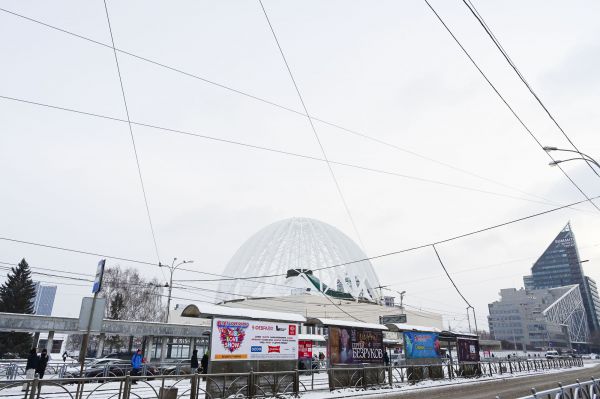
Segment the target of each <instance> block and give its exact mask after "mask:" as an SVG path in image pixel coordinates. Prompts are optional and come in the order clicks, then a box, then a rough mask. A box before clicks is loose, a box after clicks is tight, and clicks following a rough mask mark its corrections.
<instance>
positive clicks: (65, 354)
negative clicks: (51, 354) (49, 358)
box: [62, 351, 69, 363]
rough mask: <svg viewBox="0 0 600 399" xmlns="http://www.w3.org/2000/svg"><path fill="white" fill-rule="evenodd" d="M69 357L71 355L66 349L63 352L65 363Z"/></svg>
mask: <svg viewBox="0 0 600 399" xmlns="http://www.w3.org/2000/svg"><path fill="white" fill-rule="evenodd" d="M67 357H69V355H68V354H67V351H65V352H64V353H63V354H62V358H63V363H64V362H66V361H67Z"/></svg>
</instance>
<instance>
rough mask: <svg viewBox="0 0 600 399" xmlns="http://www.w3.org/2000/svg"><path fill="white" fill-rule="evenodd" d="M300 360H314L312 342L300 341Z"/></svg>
mask: <svg viewBox="0 0 600 399" xmlns="http://www.w3.org/2000/svg"><path fill="white" fill-rule="evenodd" d="M298 358H299V359H311V358H312V341H307V340H304V339H301V340H300V341H298Z"/></svg>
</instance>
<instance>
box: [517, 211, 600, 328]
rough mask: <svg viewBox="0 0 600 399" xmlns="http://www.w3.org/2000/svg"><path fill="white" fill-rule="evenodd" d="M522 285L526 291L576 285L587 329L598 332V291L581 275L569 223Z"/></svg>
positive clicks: (590, 281)
mask: <svg viewBox="0 0 600 399" xmlns="http://www.w3.org/2000/svg"><path fill="white" fill-rule="evenodd" d="M523 284H524V285H525V289H527V290H537V289H544V288H553V287H563V286H567V285H573V284H577V285H578V286H579V291H580V293H581V297H582V299H583V305H584V307H585V312H586V316H587V320H588V325H589V328H590V330H592V331H593V330H600V323H599V320H598V315H599V314H600V299H599V297H598V290H597V288H596V283H595V281H594V280H592V279H591V278H589V277H586V276H585V275H584V274H583V268H582V266H581V259H580V258H579V252H578V250H577V243H576V241H575V235H574V234H573V231H572V229H571V224H570V223H567V225H566V226H565V227H564V228H563V229H562V230H561V232H560V233H559V234H558V235H557V236H556V238H555V239H554V241H552V243H551V244H550V246H548V248H547V249H546V250H545V251H544V253H543V254H542V256H540V258H539V259H538V260H537V261H536V262H535V264H534V265H533V267H532V268H531V275H529V276H524V277H523Z"/></svg>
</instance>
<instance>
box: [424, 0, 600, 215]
mask: <svg viewBox="0 0 600 399" xmlns="http://www.w3.org/2000/svg"><path fill="white" fill-rule="evenodd" d="M423 1H425V3H426V4H427V6H428V7H429V9H430V10H431V11H432V12H433V14H434V15H435V16H436V18H437V19H438V21H439V22H440V23H441V24H442V25H443V27H444V28H445V30H446V31H447V32H448V33H449V34H450V36H451V37H452V39H454V41H455V42H456V44H457V45H458V46H459V47H460V49H461V50H462V52H463V53H464V54H465V55H466V56H467V58H468V59H469V61H471V63H472V64H473V66H474V67H475V68H476V69H477V71H478V72H479V74H480V75H481V76H482V77H483V78H484V79H485V81H486V82H487V84H488V85H489V86H490V88H491V89H492V90H493V91H494V93H496V95H497V96H498V97H499V98H500V100H502V102H503V103H504V105H505V106H506V107H507V108H508V110H509V111H510V112H511V114H512V115H513V116H514V117H515V118H516V119H517V121H518V122H519V123H520V124H521V126H522V127H523V128H524V129H525V131H526V132H527V133H528V134H529V136H531V138H532V139H533V140H534V141H535V142H536V144H537V145H538V146H539V147H540V148H541V149H542V151H544V153H545V154H546V155H547V156H548V157H549V158H550V159H551V160H552V161H553V162H555V161H556V160H555V159H554V157H553V156H552V155H551V154H550V153H548V152H547V151H546V150H545V149H544V145H543V144H542V143H541V142H540V141H539V140H538V138H537V137H536V136H535V134H533V132H532V131H531V129H530V128H529V127H528V126H527V125H526V124H525V122H524V121H523V120H522V119H521V117H520V116H519V115H518V114H517V112H516V111H515V110H514V109H513V107H512V106H511V105H510V104H509V103H508V101H507V100H506V99H505V98H504V96H503V95H502V94H501V93H500V91H498V89H497V88H496V86H495V85H494V84H493V83H492V82H491V81H490V79H489V78H488V77H487V75H486V74H485V72H483V70H482V69H481V68H480V67H479V65H478V64H477V62H475V60H474V59H473V57H472V56H471V54H470V53H469V52H468V51H467V49H466V48H465V47H464V46H463V45H462V43H461V42H460V40H458V38H457V37H456V35H455V34H454V32H452V30H451V29H450V27H449V26H448V25H447V24H446V22H444V20H443V19H442V17H441V16H440V14H438V12H437V11H436V10H435V8H433V6H432V5H431V3H430V2H429V1H428V0H423ZM556 166H557V167H558V168H559V169H560V171H561V172H562V173H563V174H564V175H565V177H566V178H567V179H569V181H570V182H571V184H572V185H573V186H574V187H575V188H576V189H577V190H578V191H579V192H580V193H581V194H582V195H583V196H584V197H585V198H586V200H587V201H589V202H590V204H592V206H594V208H596V209H597V210H598V212H600V207H598V205H596V204H595V203H594V201H592V199H591V198H590V197H589V196H588V195H587V194H586V193H585V192H584V191H583V190H582V189H581V187H579V185H578V184H577V183H576V182H575V181H574V180H573V179H572V178H571V176H569V175H568V174H567V172H566V171H565V170H564V169H563V168H562V167H561V166H560V165H559V164H557V165H556Z"/></svg>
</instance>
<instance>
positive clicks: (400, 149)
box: [0, 8, 550, 201]
mask: <svg viewBox="0 0 600 399" xmlns="http://www.w3.org/2000/svg"><path fill="white" fill-rule="evenodd" d="M0 11H2V12H5V13H7V14H10V15H12V16H14V17H17V18H21V19H23V20H26V21H28V22H32V23H35V24H39V25H41V26H44V27H46V28H48V29H52V30H56V31H58V32H61V33H64V34H66V35H70V36H72V37H75V38H78V39H81V40H85V41H87V42H89V43H92V44H95V45H99V46H102V47H106V48H109V49H113V48H114V50H116V51H118V52H119V53H122V54H125V55H128V56H130V57H132V58H135V59H138V60H140V61H143V62H147V63H149V64H153V65H154V66H157V67H159V68H164V69H166V70H169V71H171V72H175V73H179V74H181V75H183V76H187V77H189V78H192V79H196V80H199V81H202V82H204V83H206V84H209V85H213V86H215V87H219V88H221V89H224V90H226V91H230V92H232V93H235V94H238V95H241V96H244V97H246V98H249V99H252V100H256V101H258V102H262V103H264V104H267V105H270V106H273V107H276V108H278V109H280V110H283V111H287V112H290V113H293V114H297V115H300V116H303V117H307V116H308V115H306V114H304V113H302V112H300V111H297V110H295V109H292V108H289V107H286V106H284V105H281V104H278V103H276V102H273V101H271V100H268V99H265V98H262V97H259V96H256V95H253V94H250V93H248V92H245V91H242V90H239V89H236V88H233V87H231V86H227V85H225V84H223V83H219V82H216V81H213V80H210V79H207V78H205V77H202V76H199V75H197V74H194V73H191V72H187V71H184V70H182V69H180V68H177V67H174V66H170V65H167V64H164V63H161V62H159V61H156V60H152V59H149V58H146V57H143V56H141V55H139V54H134V53H131V52H128V51H125V50H123V49H119V48H115V47H111V46H110V45H108V44H106V43H102V42H100V41H97V40H94V39H92V38H90V37H87V36H83V35H80V34H78V33H75V32H72V31H69V30H67V29H63V28H60V27H58V26H55V25H51V24H48V23H46V22H43V21H40V20H38V19H34V18H31V17H28V16H25V15H22V14H19V13H16V12H14V11H11V10H7V9H5V8H0ZM311 117H312V120H314V121H317V122H320V123H322V124H325V125H328V126H331V127H334V128H336V129H339V130H341V131H343V132H346V133H349V134H352V135H355V136H357V137H361V138H364V139H366V140H370V141H373V142H376V143H378V144H381V145H384V146H387V147H390V148H393V149H395V150H398V151H401V152H404V153H406V154H410V155H413V156H415V157H417V158H421V159H424V160H426V161H429V162H432V163H435V164H438V165H440V166H443V167H446V168H449V169H452V170H455V171H457V172H460V173H463V174H466V175H469V176H472V177H475V178H477V179H480V180H484V181H487V182H490V183H493V184H496V185H499V186H502V187H505V188H509V189H511V190H514V191H516V192H519V193H521V194H525V195H528V196H531V197H534V198H538V199H541V200H543V201H550V200H548V199H547V198H544V197H542V196H539V195H537V194H534V193H529V192H526V191H524V190H521V189H519V188H516V187H513V186H511V185H508V184H505V183H502V182H499V181H496V180H494V179H490V178H488V177H485V176H482V175H479V174H477V173H474V172H471V171H468V170H466V169H462V168H459V167H457V166H454V165H451V164H449V163H446V162H443V161H440V160H437V159H435V158H431V157H428V156H426V155H423V154H420V153H418V152H415V151H412V150H409V149H407V148H404V147H400V146H398V145H396V144H393V143H390V142H387V141H385V140H382V139H379V138H376V137H373V136H370V135H367V134H365V133H361V132H359V131H357V130H354V129H350V128H347V127H344V126H342V125H340V124H338V123H334V122H331V121H327V120H324V119H320V118H317V117H315V116H314V115H311Z"/></svg>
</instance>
